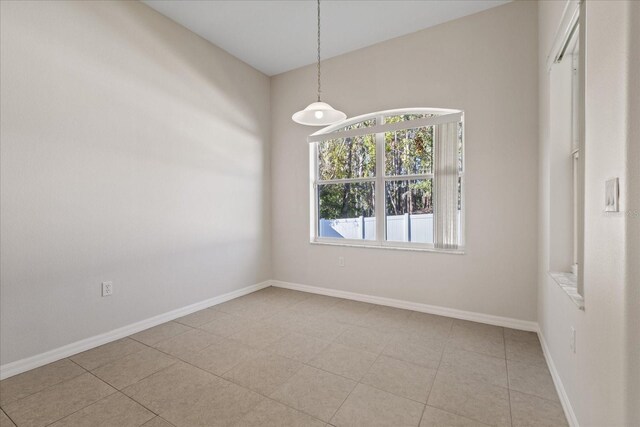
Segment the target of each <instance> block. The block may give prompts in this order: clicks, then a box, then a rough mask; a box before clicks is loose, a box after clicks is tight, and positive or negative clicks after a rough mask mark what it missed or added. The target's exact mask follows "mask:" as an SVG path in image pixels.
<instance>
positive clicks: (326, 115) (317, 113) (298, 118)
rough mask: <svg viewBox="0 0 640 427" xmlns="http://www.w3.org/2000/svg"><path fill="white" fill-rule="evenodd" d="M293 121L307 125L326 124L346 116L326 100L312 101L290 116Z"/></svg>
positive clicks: (338, 120) (339, 120) (336, 121)
mask: <svg viewBox="0 0 640 427" xmlns="http://www.w3.org/2000/svg"><path fill="white" fill-rule="evenodd" d="M291 118H292V119H293V121H294V122H296V123H300V124H301V125H307V126H327V125H331V124H334V123H338V122H341V121H343V120H344V119H346V118H347V115H346V114H345V113H343V112H342V111H338V110H336V109H334V108H333V107H332V106H331V105H329V104H327V103H326V102H314V103H311V104H309V106H308V107H307V108H305V109H304V110H302V111H298V112H297V113H295V114H294V115H293V116H291Z"/></svg>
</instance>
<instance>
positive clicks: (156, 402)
mask: <svg viewBox="0 0 640 427" xmlns="http://www.w3.org/2000/svg"><path fill="white" fill-rule="evenodd" d="M0 407H1V408H2V411H1V412H0V426H1V427H5V426H6V427H9V426H14V425H17V426H20V427H22V426H47V425H52V426H55V427H61V426H118V427H125V426H145V427H161V426H318V427H322V426H337V427H341V426H363V427H365V426H366V427H369V426H416V427H418V426H419V427H427V426H485V425H493V426H565V425H567V423H566V420H565V417H564V414H563V411H562V407H561V406H560V402H559V400H558V396H557V394H556V391H555V388H554V386H553V381H552V379H551V375H550V374H549V370H548V369H547V366H546V363H545V360H544V357H543V355H542V350H541V348H540V343H539V342H538V338H537V336H536V335H535V334H533V333H530V332H522V331H516V330H511V329H506V328H501V327H496V326H489V325H484V324H479V323H473V322H467V321H461V320H455V319H450V318H446V317H440V316H434V315H430V314H424V313H417V312H412V311H407V310H400V309H395V308H389V307H383V306H377V305H372V304H366V303H361V302H355V301H349V300H343V299H339V298H331V297H326V296H320V295H313V294H308V293H302V292H296V291H290V290H285V289H280V288H273V287H271V288H266V289H263V290H261V291H259V292H255V293H253V294H250V295H247V296H244V297H241V298H238V299H235V300H232V301H229V302H226V303H224V304H220V305H217V306H215V307H212V308H209V309H205V310H202V311H199V312H197V313H194V314H191V315H189V316H185V317H183V318H180V319H177V320H175V321H173V322H168V323H165V324H162V325H160V326H156V327H154V328H151V329H148V330H146V331H143V332H140V333H137V334H134V335H132V336H130V337H127V338H124V339H121V340H118V341H115V342H112V343H109V344H106V345H103V346H101V347H98V348H95V349H93V350H89V351H86V352H84V353H80V354H76V355H75V356H72V357H70V358H68V359H63V360H60V361H57V362H55V363H52V364H50V365H47V366H43V367H41V368H37V369H34V370H32V371H29V372H26V373H23V374H20V375H17V376H14V377H11V378H8V379H6V380H4V381H2V382H0Z"/></svg>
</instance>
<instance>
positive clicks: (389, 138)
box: [384, 126, 433, 176]
mask: <svg viewBox="0 0 640 427" xmlns="http://www.w3.org/2000/svg"><path fill="white" fill-rule="evenodd" d="M384 140H385V154H386V156H385V163H386V166H385V173H386V175H387V176H398V175H417V174H426V173H432V166H433V126H428V127H421V128H417V129H404V130H400V131H396V132H386V133H385V135H384Z"/></svg>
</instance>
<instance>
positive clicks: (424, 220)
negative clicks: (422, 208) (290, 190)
mask: <svg viewBox="0 0 640 427" xmlns="http://www.w3.org/2000/svg"><path fill="white" fill-rule="evenodd" d="M375 233H376V218H375V217H362V216H361V217H358V218H342V219H320V228H319V235H320V237H332V238H336V239H365V240H373V239H375V235H376V234H375ZM387 240H392V241H397V242H419V243H433V214H420V215H409V214H404V215H392V216H387Z"/></svg>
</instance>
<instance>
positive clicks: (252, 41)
mask: <svg viewBox="0 0 640 427" xmlns="http://www.w3.org/2000/svg"><path fill="white" fill-rule="evenodd" d="M508 1H509V0H473V1H472V0H377V1H368V0H341V1H323V2H322V3H321V5H320V7H321V13H322V16H321V20H322V58H323V59H327V58H331V57H333V56H336V55H340V54H343V53H346V52H350V51H353V50H356V49H360V48H362V47H365V46H370V45H372V44H375V43H378V42H381V41H384V40H389V39H392V38H394V37H398V36H401V35H404V34H409V33H412V32H415V31H418V30H421V29H424V28H427V27H431V26H434V25H437V24H441V23H443V22H446V21H450V20H452V19H456V18H461V17H463V16H466V15H471V14H473V13H476V12H480V11H482V10H486V9H489V8H492V7H495V6H499V5H502V4H504V3H508ZM143 2H144V3H146V4H147V5H149V6H151V7H152V8H154V9H155V10H157V11H158V12H160V13H162V14H163V15H165V16H167V17H169V18H171V19H173V20H174V21H176V22H177V23H179V24H181V25H183V26H184V27H187V28H188V29H190V30H191V31H193V32H194V33H196V34H198V35H200V36H201V37H203V38H205V39H207V40H209V41H210V42H212V43H214V44H215V45H217V46H220V47H221V48H222V49H224V50H226V51H227V52H229V53H231V54H232V55H233V56H235V57H237V58H240V59H241V60H243V61H244V62H246V63H248V64H249V65H251V66H253V67H254V68H257V69H258V70H260V71H262V72H263V73H265V74H267V75H269V76H272V75H275V74H279V73H282V72H285V71H288V70H292V69H294V68H298V67H301V66H304V65H308V64H312V63H314V62H315V61H316V55H317V53H316V37H317V35H316V30H317V24H316V16H317V11H316V2H315V1H313V0H244V1H240V0H235V1H233V0H217V1H203V0H143Z"/></svg>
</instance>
